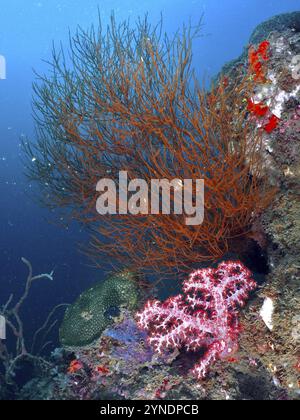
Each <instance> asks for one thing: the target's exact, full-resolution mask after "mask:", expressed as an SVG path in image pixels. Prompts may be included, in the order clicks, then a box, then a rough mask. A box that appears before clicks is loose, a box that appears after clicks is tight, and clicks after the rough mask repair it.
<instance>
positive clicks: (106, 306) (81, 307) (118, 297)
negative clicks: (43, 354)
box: [60, 271, 139, 347]
mask: <svg viewBox="0 0 300 420" xmlns="http://www.w3.org/2000/svg"><path fill="white" fill-rule="evenodd" d="M138 301H139V290H138V285H137V281H136V278H135V275H134V274H132V273H130V272H128V271H125V272H122V273H120V274H114V275H112V276H111V277H109V278H108V279H107V280H106V281H104V282H103V283H99V284H96V285H95V286H93V287H92V288H90V289H89V290H87V291H85V292H83V293H82V295H81V296H80V297H79V298H78V299H77V301H76V302H75V303H74V304H73V305H71V306H70V307H69V308H68V309H67V310H66V313H65V317H64V320H63V323H62V325H61V328H60V342H61V344H62V345H63V346H65V347H73V346H74V347H76V346H84V345H87V344H90V343H92V342H93V341H94V340H96V339H97V338H99V337H100V335H101V333H102V332H103V331H104V330H105V329H106V328H107V327H108V326H109V325H111V324H112V323H113V316H115V315H118V314H119V312H120V310H121V308H122V307H126V309H127V310H129V311H132V310H134V309H135V308H136V307H137V303H138Z"/></svg>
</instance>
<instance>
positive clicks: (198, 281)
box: [137, 261, 256, 379]
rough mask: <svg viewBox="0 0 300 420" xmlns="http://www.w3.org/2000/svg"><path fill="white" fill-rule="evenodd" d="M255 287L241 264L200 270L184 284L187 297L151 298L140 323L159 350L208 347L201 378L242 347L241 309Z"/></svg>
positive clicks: (196, 368)
mask: <svg viewBox="0 0 300 420" xmlns="http://www.w3.org/2000/svg"><path fill="white" fill-rule="evenodd" d="M255 288H256V283H255V282H254V281H253V280H252V278H251V272H250V271H249V270H248V269H247V268H246V267H245V266H244V265H243V264H242V263H241V262H233V261H227V262H223V263H221V264H220V265H219V266H218V267H217V268H216V269H212V268H206V269H202V270H197V271H194V272H193V273H192V274H191V275H190V277H189V279H188V280H186V281H185V282H184V283H183V291H184V295H178V296H175V297H171V298H169V299H168V300H166V301H165V302H163V303H161V302H159V301H149V302H148V303H147V304H146V306H145V308H144V310H143V311H142V312H140V313H138V314H137V321H138V325H139V326H140V327H141V328H143V329H145V330H147V331H148V332H149V342H150V344H152V345H153V346H154V348H155V349H156V350H157V351H158V352H159V353H163V352H164V350H166V349H180V348H185V349H186V350H187V351H197V350H201V349H203V348H205V349H206V352H205V354H204V356H203V357H202V358H201V360H200V361H199V363H197V364H196V365H195V366H194V368H193V371H192V373H193V374H194V375H195V376H196V377H197V378H198V379H201V378H204V377H205V376H206V374H207V370H208V367H209V366H210V364H212V363H213V362H214V361H216V360H217V359H219V358H224V357H227V356H230V355H232V354H233V352H234V351H235V350H236V349H237V339H238V335H239V330H240V328H239V322H238V310H237V309H238V307H241V306H243V305H244V304H245V302H246V299H247V298H248V296H249V293H250V292H251V291H252V290H254V289H255Z"/></svg>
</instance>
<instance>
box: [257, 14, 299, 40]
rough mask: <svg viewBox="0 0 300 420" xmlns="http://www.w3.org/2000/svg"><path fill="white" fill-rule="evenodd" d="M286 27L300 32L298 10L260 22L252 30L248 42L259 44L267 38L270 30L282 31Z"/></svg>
mask: <svg viewBox="0 0 300 420" xmlns="http://www.w3.org/2000/svg"><path fill="white" fill-rule="evenodd" d="M288 29H290V30H293V31H295V32H300V12H293V13H284V14H281V15H277V16H274V17H272V18H271V19H269V20H267V21H265V22H262V23H261V24H260V25H258V26H257V27H256V28H255V30H254V31H253V33H252V35H251V37H250V40H249V43H250V44H259V43H260V42H262V41H263V40H264V39H266V38H268V36H269V35H270V33H271V32H274V31H276V32H284V31H286V30H288Z"/></svg>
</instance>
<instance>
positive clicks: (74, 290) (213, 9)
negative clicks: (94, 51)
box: [0, 0, 299, 329]
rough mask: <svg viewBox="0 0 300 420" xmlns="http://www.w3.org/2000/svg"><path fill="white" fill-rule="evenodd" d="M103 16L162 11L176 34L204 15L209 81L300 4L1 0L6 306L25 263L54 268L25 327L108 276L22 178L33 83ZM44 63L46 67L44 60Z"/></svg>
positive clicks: (2, 282)
mask: <svg viewBox="0 0 300 420" xmlns="http://www.w3.org/2000/svg"><path fill="white" fill-rule="evenodd" d="M98 8H99V10H100V14H101V18H102V20H103V22H104V24H105V23H106V22H108V20H109V17H110V14H111V12H112V11H114V12H115V15H116V18H117V20H123V19H127V18H128V17H130V19H131V20H132V21H134V20H135V19H136V18H137V17H138V16H143V15H144V14H145V13H148V14H149V20H150V21H151V22H153V23H155V22H157V21H158V20H159V18H160V14H161V13H162V15H163V18H164V24H165V30H166V31H167V32H169V33H173V32H174V31H176V29H177V28H178V27H179V26H181V25H182V23H184V22H188V21H189V19H191V20H192V22H195V23H196V22H197V21H198V20H199V19H200V17H201V16H202V15H203V23H204V27H203V37H202V38H200V39H199V40H197V41H196V44H195V48H194V57H195V65H196V67H197V69H198V71H199V72H200V74H203V76H204V75H205V76H213V75H214V74H216V73H217V72H218V71H219V70H220V69H221V67H222V66H223V65H224V63H225V62H227V61H229V60H231V59H233V58H235V57H237V56H238V55H239V54H240V53H241V51H242V49H243V47H244V46H245V44H246V43H247V40H248V39H249V36H250V34H251V32H252V30H253V29H254V28H255V27H256V26H257V25H258V24H259V23H261V22H262V21H264V20H266V19H268V18H269V17H271V16H273V15H276V14H279V13H284V12H289V11H295V10H297V9H298V8H299V0H285V1H284V2H283V1H282V0H266V1H264V2H262V1H261V0H207V1H203V0H159V1H158V0H151V1H150V0H87V1H83V0H26V1H23V0H10V1H7V0H1V1H0V55H2V56H4V57H5V60H6V73H7V74H6V76H7V77H6V79H5V80H0V216H1V219H0V223H1V224H0V303H1V302H4V301H5V300H6V299H7V298H8V296H9V294H10V293H11V292H14V293H20V291H21V288H22V285H23V284H24V280H25V277H26V274H27V272H26V268H25V266H24V265H23V264H22V262H21V257H26V258H27V259H29V260H30V261H31V262H32V264H33V267H34V271H35V272H36V273H41V272H50V271H51V270H52V269H53V268H54V269H55V281H54V283H52V282H47V281H45V282H41V283H40V284H38V285H36V286H35V290H34V293H33V294H32V296H31V297H30V299H29V301H28V305H27V308H28V310H27V313H26V314H25V317H26V318H27V322H26V325H27V328H28V329H34V328H35V327H36V326H38V325H39V324H40V322H41V320H43V319H44V317H45V313H46V312H47V309H50V308H51V307H53V305H54V304H57V303H61V302H63V301H67V302H70V301H72V300H74V299H75V297H76V296H77V295H78V294H79V293H80V291H82V290H83V289H85V288H86V287H88V285H89V284H91V283H92V282H94V281H96V280H100V279H101V278H102V277H103V274H102V273H101V272H100V271H99V270H97V269H95V268H92V267H89V266H88V261H87V260H86V258H85V257H84V256H82V255H81V254H80V253H78V246H77V244H78V243H80V242H84V241H85V240H86V239H87V238H86V236H85V233H84V232H81V230H80V227H79V226H78V225H76V224H75V223H74V225H72V226H69V227H68V228H65V229H63V228H61V227H59V226H57V224H56V223H57V221H58V219H59V217H60V216H59V214H58V213H56V214H51V213H49V211H48V210H47V209H43V208H42V207H41V206H40V205H39V204H38V203H36V202H35V201H34V200H33V199H32V197H31V195H32V188H33V187H32V186H31V185H30V183H29V182H28V180H27V179H26V178H25V176H24V171H23V162H22V152H21V148H20V144H21V140H22V138H25V137H28V138H30V139H33V138H34V126H33V118H32V115H31V96H32V88H31V84H32V82H33V80H34V72H33V69H35V70H36V71H37V72H38V73H43V72H46V71H47V64H46V63H45V61H47V59H49V58H50V55H51V49H52V43H53V42H54V43H55V44H58V43H59V42H62V44H63V45H67V42H68V33H69V31H71V32H73V31H74V30H75V28H76V26H77V25H80V26H82V27H84V28H86V27H89V26H90V25H91V24H92V23H96V22H97V15H98ZM43 60H44V61H43Z"/></svg>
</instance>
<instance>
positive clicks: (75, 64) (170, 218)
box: [25, 18, 272, 274]
mask: <svg viewBox="0 0 300 420" xmlns="http://www.w3.org/2000/svg"><path fill="white" fill-rule="evenodd" d="M199 29H200V28H199V26H197V27H196V28H195V29H193V28H192V27H191V26H190V27H187V28H184V29H183V32H182V33H177V34H176V35H175V37H174V38H172V39H170V38H168V37H167V35H163V32H162V25H158V26H157V27H154V28H153V27H151V25H149V23H148V21H147V19H145V20H140V21H139V22H138V23H137V26H136V27H133V28H132V27H131V26H130V25H129V24H128V23H123V24H120V25H117V23H116V21H115V19H114V18H112V20H111V24H110V26H109V27H108V28H107V30H106V31H105V30H103V29H102V27H101V24H100V25H99V29H95V28H92V29H91V30H90V31H83V30H81V29H80V30H78V32H77V33H76V34H75V36H74V37H72V38H71V39H70V50H69V55H68V56H66V55H65V53H64V52H63V51H58V52H57V51H54V52H53V60H52V62H51V72H50V74H49V75H47V76H40V77H39V79H38V81H37V83H36V84H35V86H34V91H35V99H34V110H35V119H36V127H37V142H36V143H27V144H25V149H26V152H27V154H28V156H29V159H30V160H29V164H28V165H27V166H28V174H29V176H30V178H31V179H32V180H36V181H38V183H39V184H40V185H41V187H42V190H43V192H42V195H43V198H44V199H45V201H46V202H47V205H48V206H50V207H51V208H54V207H61V208H65V209H70V211H71V216H72V217H75V218H77V219H78V220H79V221H80V222H82V223H84V224H86V225H87V226H88V227H89V228H90V229H91V230H92V240H91V247H90V248H89V254H90V255H91V256H92V257H93V258H94V259H95V261H97V262H99V263H101V262H102V261H105V262H107V258H103V257H105V256H108V257H109V260H110V261H113V262H114V263H116V262H118V263H120V264H122V265H126V266H132V267H134V269H139V268H143V269H144V270H147V269H148V270H149V271H151V272H153V271H156V272H159V273H165V274H168V273H172V272H174V270H177V271H179V272H182V271H189V270H190V268H191V265H192V264H193V265H194V264H197V263H200V262H203V261H209V260H216V259H218V258H220V257H222V256H223V255H224V253H226V252H227V251H228V250H229V249H230V243H231V242H232V239H233V238H236V237H239V236H242V235H245V234H246V233H247V232H248V230H249V228H250V225H251V223H252V221H253V219H255V217H256V216H257V214H259V212H260V211H261V210H262V209H263V208H264V207H266V206H267V205H268V204H269V203H270V199H271V197H272V192H271V191H270V190H269V189H268V186H267V184H266V180H265V179H264V178H263V176H262V173H261V168H262V162H261V153H260V148H261V133H260V131H259V130H258V129H257V128H256V127H255V125H254V124H253V123H252V122H251V121H250V119H247V118H246V116H247V113H248V107H247V98H248V97H249V96H251V92H252V91H253V84H254V81H253V77H249V74H248V72H247V71H245V72H244V74H243V75H242V76H241V78H240V79H239V80H236V81H232V80H231V81H230V82H229V83H228V80H225V79H224V80H221V81H220V83H219V84H218V85H216V86H213V87H212V88H211V89H210V91H209V92H208V91H207V90H206V89H205V88H204V87H201V86H200V84H199V83H198V81H197V78H196V77H195V73H194V70H193V65H192V64H193V63H192V62H193V54H192V41H193V39H194V37H195V36H197V35H198V34H199ZM120 170H124V171H127V172H128V179H129V181H130V180H132V179H135V178H141V179H144V180H146V181H147V182H148V183H149V182H150V180H151V179H153V178H155V179H157V178H158V179H167V180H173V179H174V178H179V179H193V180H195V179H204V180H205V217H204V223H203V224H202V225H200V226H187V225H186V224H185V215H176V214H171V215H163V214H160V215H144V214H138V215H134V216H133V215H122V216H120V215H117V216H111V215H109V216H104V217H100V216H99V215H98V214H97V213H96V200H97V197H98V193H97V192H96V184H97V182H98V181H99V180H100V179H101V178H107V177H109V178H112V179H113V180H115V181H116V184H117V185H118V174H119V171H120ZM171 201H172V203H173V204H174V191H172V192H171Z"/></svg>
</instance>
